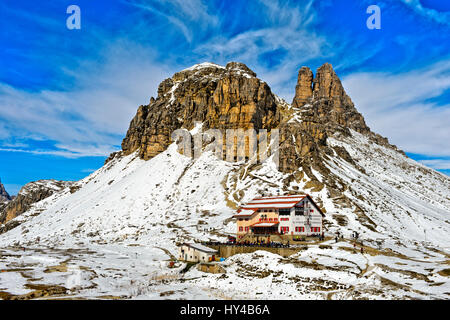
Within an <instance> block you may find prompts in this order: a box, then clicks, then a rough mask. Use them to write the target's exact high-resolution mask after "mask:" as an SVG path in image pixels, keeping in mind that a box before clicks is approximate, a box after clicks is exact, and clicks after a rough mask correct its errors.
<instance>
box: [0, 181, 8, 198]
mask: <svg viewBox="0 0 450 320" xmlns="http://www.w3.org/2000/svg"><path fill="white" fill-rule="evenodd" d="M9 200H11V197H10V195H9V194H8V192H6V189H5V186H4V185H3V184H2V179H1V178H0V202H5V201H9Z"/></svg>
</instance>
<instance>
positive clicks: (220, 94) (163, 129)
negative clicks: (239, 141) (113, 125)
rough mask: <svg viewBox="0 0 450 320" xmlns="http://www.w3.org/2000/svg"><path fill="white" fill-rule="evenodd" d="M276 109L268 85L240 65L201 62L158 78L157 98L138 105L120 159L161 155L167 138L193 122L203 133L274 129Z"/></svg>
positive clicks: (277, 110)
mask: <svg viewBox="0 0 450 320" xmlns="http://www.w3.org/2000/svg"><path fill="white" fill-rule="evenodd" d="M279 118H280V115H279V108H278V107H277V104H276V98H275V96H274V95H273V94H272V92H271V90H270V88H269V86H268V85H267V84H266V83H265V82H263V81H261V80H259V79H258V78H256V74H255V73H254V72H253V71H251V70H250V69H249V68H248V67H247V66H246V65H244V64H241V63H236V62H231V63H229V64H227V65H226V67H222V66H218V65H215V64H210V63H204V64H200V65H196V66H193V67H191V68H189V69H186V70H183V71H181V72H178V73H176V74H174V75H173V77H172V78H169V79H166V80H164V81H163V82H162V83H161V84H160V85H159V88H158V97H157V98H156V99H154V98H152V99H151V101H150V104H149V105H143V106H140V107H139V109H138V111H137V114H136V116H135V117H134V118H133V120H132V121H131V123H130V128H129V130H128V132H127V135H126V137H125V139H124V140H123V142H122V150H123V154H124V155H128V154H130V153H132V152H134V151H136V150H139V156H140V157H141V158H142V159H146V160H147V159H150V158H152V157H154V156H155V155H157V154H159V153H160V152H162V151H164V150H165V149H166V148H167V147H168V145H169V144H170V143H172V140H171V134H172V132H173V131H174V130H176V129H179V128H186V129H188V130H190V129H192V128H193V127H194V123H195V122H196V121H199V122H202V123H203V129H205V130H207V129H209V128H215V129H233V128H235V129H237V128H243V129H249V128H254V129H256V130H257V129H268V130H270V129H272V128H275V127H277V126H278V125H279Z"/></svg>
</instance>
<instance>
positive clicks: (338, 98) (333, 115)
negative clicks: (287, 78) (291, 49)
mask: <svg viewBox="0 0 450 320" xmlns="http://www.w3.org/2000/svg"><path fill="white" fill-rule="evenodd" d="M292 106H293V107H294V108H300V109H301V110H302V116H304V117H306V118H309V119H311V121H315V122H319V123H322V124H323V125H324V126H326V127H330V128H331V129H332V130H335V129H345V128H348V129H353V130H355V131H357V132H360V133H368V132H370V129H369V127H368V126H367V125H366V123H365V121H364V118H363V116H362V115H361V114H360V113H359V112H358V111H357V110H356V108H355V106H354V104H353V102H352V100H351V99H350V97H349V96H348V95H347V93H346V92H345V90H344V87H343V86H342V83H341V80H340V79H339V77H338V76H337V74H336V72H335V71H334V69H333V66H332V65H331V64H329V63H325V64H323V65H322V66H321V67H319V68H318V69H317V71H316V75H315V77H313V73H312V71H311V70H310V69H309V68H307V67H302V68H300V70H299V73H298V80H297V86H296V88H295V96H294V100H293V102H292Z"/></svg>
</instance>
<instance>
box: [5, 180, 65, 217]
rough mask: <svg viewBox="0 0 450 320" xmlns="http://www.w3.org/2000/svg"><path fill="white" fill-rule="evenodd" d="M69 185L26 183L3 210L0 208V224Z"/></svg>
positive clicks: (47, 181)
mask: <svg viewBox="0 0 450 320" xmlns="http://www.w3.org/2000/svg"><path fill="white" fill-rule="evenodd" d="M71 184H72V182H69V181H57V180H39V181H34V182H30V183H27V184H26V185H24V186H23V187H22V188H21V189H20V191H19V193H18V194H17V196H16V197H15V198H14V199H13V200H12V201H10V202H9V203H8V204H7V205H6V206H5V207H4V208H3V209H1V208H0V223H1V224H5V223H7V222H8V221H10V220H12V219H14V218H15V217H17V216H18V215H20V214H22V213H24V212H25V211H27V210H28V209H29V208H30V207H31V206H32V205H33V204H34V203H36V202H39V201H41V200H44V199H45V198H47V197H49V196H51V195H52V194H54V193H55V192H58V191H61V190H63V189H64V188H66V187H69V186H70V185H71Z"/></svg>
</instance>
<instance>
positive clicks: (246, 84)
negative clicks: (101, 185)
mask: <svg viewBox="0 0 450 320" xmlns="http://www.w3.org/2000/svg"><path fill="white" fill-rule="evenodd" d="M196 122H200V123H202V125H203V127H202V129H203V130H207V129H209V128H215V129H233V128H234V129H237V128H242V129H249V128H254V129H267V130H268V131H269V133H270V131H271V130H272V129H279V131H280V166H279V170H280V171H282V172H285V173H294V172H295V171H297V170H298V169H299V168H303V171H304V172H306V173H309V174H308V175H309V176H310V177H311V176H313V175H312V173H311V168H314V169H316V170H318V171H319V172H322V173H323V174H325V175H326V174H327V173H328V172H327V170H328V169H326V167H325V166H323V165H322V162H323V161H322V159H324V158H327V157H328V156H329V155H332V154H334V153H335V152H340V153H342V152H344V151H342V150H338V151H335V150H332V149H330V148H329V147H328V146H327V138H328V137H330V136H333V135H335V134H337V133H340V134H343V135H347V136H348V135H350V134H351V132H350V130H354V131H357V132H359V133H362V134H366V135H368V136H370V138H371V139H373V140H374V141H377V142H378V143H380V144H384V145H388V146H390V147H392V148H395V146H391V145H390V144H389V143H388V141H387V139H385V138H383V137H381V136H379V135H377V134H375V133H372V132H371V131H370V128H369V127H368V126H367V125H366V123H365V121H364V118H363V116H362V115H361V114H360V113H359V112H358V111H357V110H356V108H355V106H354V104H353V102H352V100H351V99H350V97H349V96H348V95H347V94H346V92H345V90H344V88H343V86H342V83H341V81H340V79H339V77H338V76H337V75H336V73H335V71H334V70H333V67H332V66H331V64H329V63H325V64H324V65H322V66H321V67H320V68H318V69H317V71H316V75H315V76H314V74H313V72H312V71H311V70H310V69H309V68H308V67H302V68H301V69H300V70H299V72H298V80H297V85H296V88H295V97H294V99H293V102H292V105H288V104H286V103H284V102H283V101H282V100H281V99H279V98H278V97H276V96H275V95H274V94H273V93H272V92H271V89H270V88H269V86H268V85H267V84H266V83H265V82H264V81H262V80H260V79H258V78H257V77H256V73H254V72H253V71H252V70H250V69H249V68H248V67H247V66H246V65H244V64H242V63H237V62H230V63H228V64H227V65H226V67H223V66H219V65H216V64H212V63H202V64H199V65H195V66H193V67H191V68H188V69H185V70H183V71H181V72H178V73H175V74H174V75H173V76H172V78H169V79H166V80H164V81H163V82H161V84H160V85H159V87H158V96H157V98H156V99H155V98H151V99H150V103H149V104H148V105H142V106H140V107H139V108H138V111H137V113H136V116H135V117H134V118H133V120H132V121H131V123H130V127H129V130H128V132H127V135H126V137H125V139H124V140H123V142H122V153H121V154H123V155H128V154H131V153H132V152H135V151H137V150H138V155H139V157H140V158H142V159H145V160H148V159H150V158H152V157H154V156H156V155H157V154H159V153H160V152H162V151H164V150H165V149H166V148H167V147H168V146H169V145H170V144H171V143H172V142H173V141H172V137H171V134H172V133H173V132H174V131H175V130H176V129H180V128H185V129H187V130H191V129H193V128H194V125H195V123H196ZM224 138H225V137H224ZM395 149H396V148H395ZM246 155H248V154H246ZM114 156H117V155H112V156H111V157H114ZM342 156H344V157H347V155H345V154H343V155H342ZM224 157H225V155H224ZM347 158H349V156H348V157H347ZM349 161H351V160H350V159H349Z"/></svg>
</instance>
